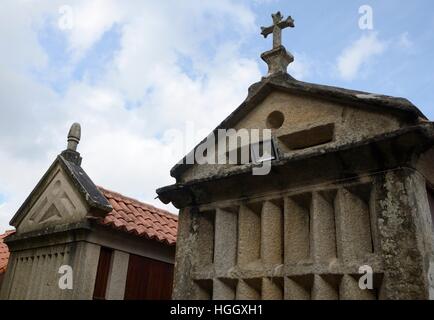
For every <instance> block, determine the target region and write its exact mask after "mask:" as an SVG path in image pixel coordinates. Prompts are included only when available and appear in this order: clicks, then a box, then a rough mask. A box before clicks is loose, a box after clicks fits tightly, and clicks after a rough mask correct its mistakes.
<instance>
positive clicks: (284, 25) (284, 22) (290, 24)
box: [277, 16, 294, 29]
mask: <svg viewBox="0 0 434 320" xmlns="http://www.w3.org/2000/svg"><path fill="white" fill-rule="evenodd" d="M277 26H278V27H279V28H280V29H285V28H287V27H291V28H294V19H292V18H291V16H289V17H288V18H286V19H285V20H282V21H280V22H279V23H278V24H277Z"/></svg>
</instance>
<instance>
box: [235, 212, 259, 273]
mask: <svg viewBox="0 0 434 320" xmlns="http://www.w3.org/2000/svg"><path fill="white" fill-rule="evenodd" d="M238 230H239V235H238V265H239V266H240V267H246V266H247V265H248V264H249V263H251V262H255V261H259V260H260V258H261V256H260V255H261V254H260V250H261V233H260V230H261V216H260V213H258V212H256V211H254V210H252V209H251V208H249V207H247V206H246V205H241V206H240V210H239V215H238Z"/></svg>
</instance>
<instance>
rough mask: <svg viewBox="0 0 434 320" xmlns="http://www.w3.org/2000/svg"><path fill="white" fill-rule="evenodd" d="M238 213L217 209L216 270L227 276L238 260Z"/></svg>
mask: <svg viewBox="0 0 434 320" xmlns="http://www.w3.org/2000/svg"><path fill="white" fill-rule="evenodd" d="M237 229H238V226H237V211H235V210H232V209H217V210H216V217H215V238H214V239H215V244H214V268H215V270H216V272H217V273H219V274H225V273H227V272H228V270H229V269H231V268H232V267H234V266H235V264H236V260H237V233H238V232H237Z"/></svg>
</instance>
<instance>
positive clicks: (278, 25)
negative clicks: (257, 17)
mask: <svg viewBox="0 0 434 320" xmlns="http://www.w3.org/2000/svg"><path fill="white" fill-rule="evenodd" d="M271 17H272V18H273V25H272V26H269V27H261V34H262V35H263V36H264V38H266V37H267V36H268V35H269V34H270V33H273V49H276V48H278V47H280V46H281V45H282V29H285V28H287V27H291V28H294V20H293V19H292V18H291V16H288V17H287V18H286V19H285V20H283V16H282V14H281V13H280V11H277V13H275V14H272V15H271Z"/></svg>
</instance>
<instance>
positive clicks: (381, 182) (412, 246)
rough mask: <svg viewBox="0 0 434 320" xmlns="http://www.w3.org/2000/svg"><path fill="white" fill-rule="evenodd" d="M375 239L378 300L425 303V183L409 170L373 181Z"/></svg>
mask: <svg viewBox="0 0 434 320" xmlns="http://www.w3.org/2000/svg"><path fill="white" fill-rule="evenodd" d="M376 184H377V186H376V195H375V196H376V201H375V203H376V206H375V209H376V211H377V217H378V236H379V242H380V246H381V251H382V256H383V261H384V262H383V263H384V270H385V273H384V279H383V286H382V290H381V296H380V298H381V299H428V298H429V279H428V273H429V265H430V259H431V258H432V256H433V252H432V231H431V230H430V229H431V228H430V227H431V216H430V210H429V205H428V199H427V194H426V186H425V179H424V178H423V177H422V175H420V174H419V173H418V172H416V171H413V170H411V169H401V170H395V171H389V172H387V173H386V174H384V175H382V176H380V177H377V178H376Z"/></svg>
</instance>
